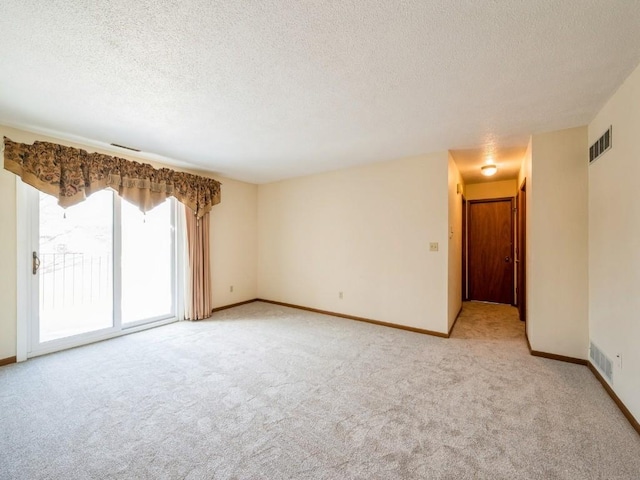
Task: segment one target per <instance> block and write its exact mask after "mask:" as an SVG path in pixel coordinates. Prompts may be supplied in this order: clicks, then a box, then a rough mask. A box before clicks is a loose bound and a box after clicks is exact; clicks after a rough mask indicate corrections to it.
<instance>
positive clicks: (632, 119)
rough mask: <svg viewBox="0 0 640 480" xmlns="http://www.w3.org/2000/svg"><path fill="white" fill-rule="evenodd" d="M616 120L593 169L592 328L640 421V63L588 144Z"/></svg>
mask: <svg viewBox="0 0 640 480" xmlns="http://www.w3.org/2000/svg"><path fill="white" fill-rule="evenodd" d="M610 125H611V126H613V135H612V138H613V148H612V149H611V150H609V151H608V152H606V153H605V154H604V155H603V156H602V157H600V158H599V159H598V160H596V161H595V162H594V163H593V164H592V165H591V166H590V167H589V327H590V336H591V340H592V341H593V342H594V343H595V344H596V345H597V346H598V347H600V348H601V349H602V350H603V351H604V353H605V354H606V355H607V356H608V357H609V358H610V359H611V360H612V361H614V370H613V385H612V387H613V389H614V391H615V392H616V394H617V395H618V396H619V397H620V399H621V400H622V401H623V403H624V404H625V405H626V406H627V408H628V409H629V410H630V411H631V413H632V414H633V415H634V416H635V418H636V419H640V320H639V319H638V316H639V314H640V313H639V312H640V295H638V286H639V285H640V205H639V204H638V194H637V185H638V178H639V177H640V137H639V132H640V67H639V68H638V69H636V70H635V71H634V72H633V73H632V74H631V76H630V77H629V78H628V79H627V80H626V81H625V82H624V84H623V85H622V86H621V87H620V89H619V90H618V91H617V92H616V93H615V94H614V95H613V97H612V98H611V99H610V100H609V101H608V102H607V104H606V105H605V106H604V107H603V108H602V110H601V111H600V112H599V113H598V115H597V116H596V117H595V119H594V120H593V121H592V122H591V124H590V125H589V145H591V144H592V143H593V142H595V141H596V139H598V138H599V137H600V135H602V134H603V133H604V132H605V130H606V129H607V128H609V126H610ZM618 354H620V355H621V359H622V368H620V366H619V365H617V364H616V362H615V358H616V355H618Z"/></svg>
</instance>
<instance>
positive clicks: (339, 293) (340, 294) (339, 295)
mask: <svg viewBox="0 0 640 480" xmlns="http://www.w3.org/2000/svg"><path fill="white" fill-rule="evenodd" d="M338 298H339V299H340V300H342V292H338Z"/></svg>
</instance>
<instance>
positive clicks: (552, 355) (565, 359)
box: [524, 332, 588, 366]
mask: <svg viewBox="0 0 640 480" xmlns="http://www.w3.org/2000/svg"><path fill="white" fill-rule="evenodd" d="M524 338H526V339H527V348H528V349H529V353H530V354H531V355H533V356H534V357H542V358H550V359H551V360H558V361H560V362H567V363H575V364H576V365H585V366H586V365H587V363H588V362H587V361H586V360H583V359H581V358H574V357H566V356H564V355H557V354H555V353H547V352H539V351H538V350H534V349H532V348H531V343H529V336H528V335H527V332H525V333H524Z"/></svg>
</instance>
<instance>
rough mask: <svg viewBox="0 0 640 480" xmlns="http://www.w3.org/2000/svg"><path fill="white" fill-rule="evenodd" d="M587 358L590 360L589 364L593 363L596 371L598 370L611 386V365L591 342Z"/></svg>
mask: <svg viewBox="0 0 640 480" xmlns="http://www.w3.org/2000/svg"><path fill="white" fill-rule="evenodd" d="M589 357H590V358H591V363H593V364H594V365H595V366H596V367H597V368H598V370H600V372H601V373H602V375H603V376H604V378H606V379H607V381H608V382H609V383H610V384H611V385H613V364H612V363H611V360H609V358H608V357H607V356H606V355H605V354H604V353H602V350H600V349H599V348H598V347H597V346H596V345H595V344H594V343H593V342H591V346H590V347H589Z"/></svg>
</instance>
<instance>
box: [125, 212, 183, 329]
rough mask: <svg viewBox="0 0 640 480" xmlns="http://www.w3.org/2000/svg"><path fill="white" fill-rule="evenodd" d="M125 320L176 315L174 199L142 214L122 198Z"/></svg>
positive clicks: (132, 320)
mask: <svg viewBox="0 0 640 480" xmlns="http://www.w3.org/2000/svg"><path fill="white" fill-rule="evenodd" d="M121 205H122V207H121V225H122V230H121V232H122V233H121V235H122V254H121V271H122V300H121V302H122V303H121V305H122V307H121V308H122V324H123V326H124V325H127V324H129V325H130V324H133V323H139V322H143V321H149V320H156V319H159V318H166V317H171V316H173V315H174V310H175V308H174V293H173V292H174V272H173V270H174V238H175V235H174V228H173V223H174V221H173V212H174V208H173V206H174V203H173V200H167V201H165V202H164V203H163V204H161V205H158V206H157V207H155V208H154V209H153V210H151V211H149V212H147V213H146V214H143V213H142V212H140V210H139V209H138V208H137V207H135V206H133V205H131V204H130V203H129V202H127V201H125V200H123V201H122V202H121Z"/></svg>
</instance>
